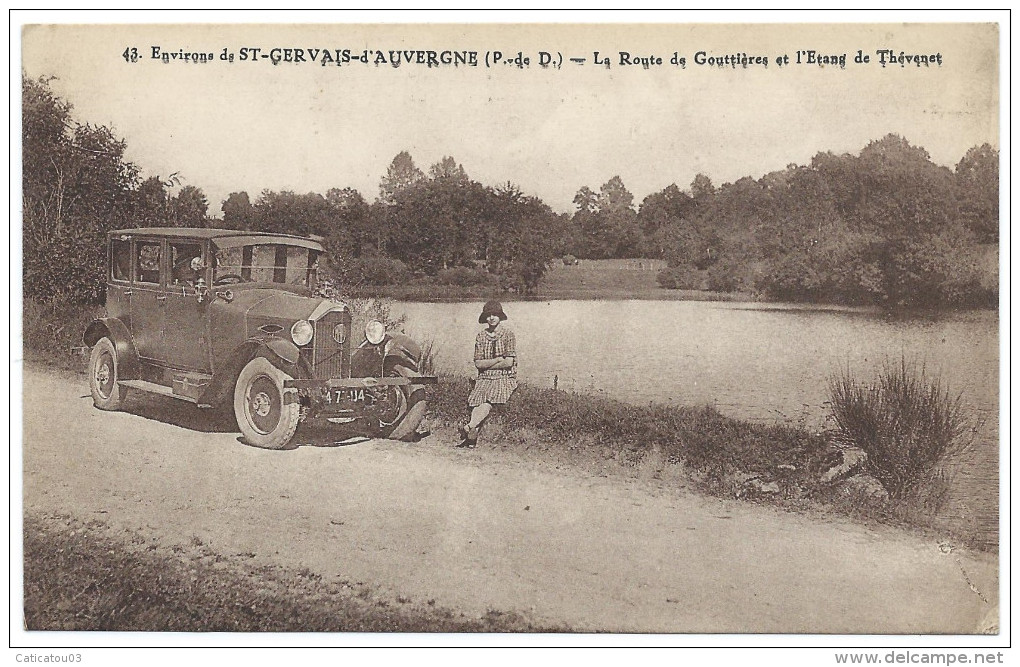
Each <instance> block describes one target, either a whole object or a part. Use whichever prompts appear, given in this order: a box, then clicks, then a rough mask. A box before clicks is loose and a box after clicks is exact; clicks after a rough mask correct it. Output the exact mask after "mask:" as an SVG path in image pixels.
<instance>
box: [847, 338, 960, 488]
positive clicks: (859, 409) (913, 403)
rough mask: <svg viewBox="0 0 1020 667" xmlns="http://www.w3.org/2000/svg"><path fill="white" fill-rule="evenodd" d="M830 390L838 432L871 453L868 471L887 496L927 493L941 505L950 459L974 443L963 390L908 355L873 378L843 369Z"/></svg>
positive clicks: (887, 365)
mask: <svg viewBox="0 0 1020 667" xmlns="http://www.w3.org/2000/svg"><path fill="white" fill-rule="evenodd" d="M829 391H830V394H831V396H830V400H831V409H832V414H833V417H834V419H835V422H836V427H837V437H838V438H839V439H840V440H842V441H843V442H844V443H846V444H849V445H852V446H855V447H859V448H861V449H863V450H864V451H865V452H866V453H867V454H868V466H869V471H870V472H871V474H872V475H874V476H875V477H876V478H877V479H878V480H879V481H880V482H881V483H882V486H884V487H885V489H886V490H887V491H888V492H889V495H890V496H891V497H893V498H897V499H902V498H906V497H908V496H911V495H917V494H922V495H924V496H925V500H924V502H925V503H926V504H930V505H931V506H933V507H936V506H938V505H941V504H942V502H943V501H944V499H945V496H946V494H947V491H946V489H948V486H949V484H948V481H949V480H948V479H947V475H948V473H947V470H946V468H945V464H946V463H947V462H948V461H949V460H950V459H952V458H954V457H956V456H958V455H960V454H962V453H964V452H965V451H966V450H967V449H968V448H969V447H970V446H971V444H972V442H973V438H972V435H973V433H974V426H973V425H972V424H971V423H970V420H969V419H968V418H967V416H966V414H965V411H964V408H963V404H962V400H961V396H960V395H959V394H956V395H953V394H952V393H951V392H950V391H949V389H948V388H947V387H946V386H945V384H944V383H943V381H942V380H941V378H939V377H931V376H929V375H928V374H927V373H926V371H925V368H924V366H923V365H921V366H918V365H917V364H916V363H912V362H908V361H907V360H906V359H905V358H901V359H900V361H899V363H890V362H886V363H885V364H884V365H883V367H882V369H881V370H880V372H879V373H878V377H877V378H876V379H874V380H872V381H871V382H861V381H859V380H858V379H857V377H856V376H855V375H854V374H853V373H852V372H851V371H850V370H849V369H843V370H841V371H840V372H839V373H837V374H834V375H833V376H832V377H830V379H829Z"/></svg>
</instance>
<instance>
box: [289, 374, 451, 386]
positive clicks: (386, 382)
mask: <svg viewBox="0 0 1020 667" xmlns="http://www.w3.org/2000/svg"><path fill="white" fill-rule="evenodd" d="M438 382H439V378H436V377H431V376H427V375H419V376H416V377H410V378H406V377H392V378H332V379H329V380H284V382H283V387H284V389H368V388H369V387H392V386H401V385H408V384H436V383H438Z"/></svg>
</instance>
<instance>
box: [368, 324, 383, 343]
mask: <svg viewBox="0 0 1020 667" xmlns="http://www.w3.org/2000/svg"><path fill="white" fill-rule="evenodd" d="M385 337H386V326H385V325H384V324H383V323H382V322H380V321H379V320H369V321H368V323H367V324H365V338H366V339H368V342H369V343H371V344H372V345H378V344H379V343H381V342H383V338H385Z"/></svg>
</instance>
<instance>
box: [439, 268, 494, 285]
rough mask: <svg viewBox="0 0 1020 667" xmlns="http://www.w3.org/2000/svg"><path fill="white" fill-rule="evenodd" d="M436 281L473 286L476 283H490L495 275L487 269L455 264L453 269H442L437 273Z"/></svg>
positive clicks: (443, 283)
mask: <svg viewBox="0 0 1020 667" xmlns="http://www.w3.org/2000/svg"><path fill="white" fill-rule="evenodd" d="M436 282H438V283H439V284H441V285H458V286H460V287H471V286H474V285H486V284H490V283H492V282H493V276H491V275H490V274H489V273H488V272H487V271H482V270H479V269H472V268H471V267H468V266H455V267H453V268H452V269H443V270H441V271H440V272H439V273H438V274H437V275H436Z"/></svg>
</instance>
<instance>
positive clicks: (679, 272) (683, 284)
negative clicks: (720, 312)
mask: <svg viewBox="0 0 1020 667" xmlns="http://www.w3.org/2000/svg"><path fill="white" fill-rule="evenodd" d="M702 273H703V272H700V271H697V270H695V269H691V268H689V267H686V266H673V267H670V268H667V269H663V270H662V271H659V273H658V275H656V276H655V279H656V280H657V281H658V283H659V286H661V287H663V288H665V289H690V290H703V289H705V281H704V279H703V278H702Z"/></svg>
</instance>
